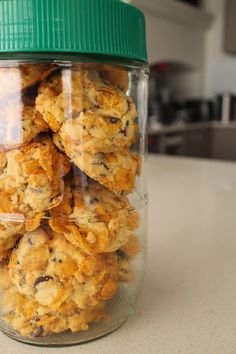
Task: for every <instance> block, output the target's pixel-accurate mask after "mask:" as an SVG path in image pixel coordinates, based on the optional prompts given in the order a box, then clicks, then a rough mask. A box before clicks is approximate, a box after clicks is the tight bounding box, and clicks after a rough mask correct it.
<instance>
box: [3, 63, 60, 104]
mask: <svg viewBox="0 0 236 354" xmlns="http://www.w3.org/2000/svg"><path fill="white" fill-rule="evenodd" d="M55 69H56V66H55V65H52V64H49V63H35V64H33V63H24V64H16V65H15V66H9V67H6V66H5V67H0V99H2V98H5V97H6V96H10V95H12V94H13V95H14V93H15V92H20V91H22V90H25V89H27V88H28V87H31V86H33V85H35V84H37V83H38V82H39V81H42V80H43V79H45V78H46V77H47V76H48V75H49V74H50V73H51V72H52V71H54V70H55Z"/></svg>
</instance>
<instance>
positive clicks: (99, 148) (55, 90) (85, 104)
mask: <svg viewBox="0 0 236 354" xmlns="http://www.w3.org/2000/svg"><path fill="white" fill-rule="evenodd" d="M36 108H37V109H38V111H39V112H40V113H41V114H42V116H43V117H44V119H45V121H46V122H47V123H48V124H49V126H50V128H51V129H52V130H53V131H54V132H57V133H58V134H59V136H60V139H61V141H62V145H64V146H68V145H70V148H71V149H72V150H74V154H76V153H77V151H78V152H82V151H85V152H89V153H96V152H112V151H118V150H122V149H125V148H128V147H129V146H131V145H132V143H133V142H134V141H135V138H136V131H137V125H136V122H135V119H136V117H137V112H136V108H135V105H134V103H133V100H132V98H131V97H128V96H125V95H124V93H122V91H121V90H119V89H118V88H115V87H112V86H111V85H109V84H105V83H104V81H102V80H101V78H100V77H99V75H98V73H97V72H96V71H93V70H91V71H87V70H80V71H79V70H77V71H76V70H68V69H65V70H63V71H62V73H57V74H56V75H52V76H51V77H50V78H49V79H48V80H45V81H44V82H43V83H42V84H41V85H40V88H39V95H38V97H37V99H36Z"/></svg>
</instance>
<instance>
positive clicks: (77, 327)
mask: <svg viewBox="0 0 236 354" xmlns="http://www.w3.org/2000/svg"><path fill="white" fill-rule="evenodd" d="M0 307H2V308H0V309H1V312H2V315H3V320H4V321H6V322H7V324H8V325H10V326H11V327H12V328H13V329H14V330H16V331H18V332H19V333H20V334H21V335H22V336H25V337H43V336H46V335H49V334H52V333H61V332H64V331H66V330H71V331H72V332H79V331H86V330H88V328H89V325H90V324H92V323H96V322H100V321H101V320H103V319H104V318H105V314H104V311H103V304H102V303H101V304H98V305H95V306H90V307H88V308H86V309H84V310H82V309H78V307H77V306H76V304H75V303H74V302H73V301H66V302H64V303H63V304H62V305H61V306H60V307H59V308H57V310H56V311H51V310H50V309H49V308H48V307H46V306H42V305H40V304H39V303H38V302H37V301H36V300H35V299H34V298H32V297H28V296H26V295H23V294H21V293H20V292H19V291H18V290H17V287H16V286H11V287H10V288H8V289H7V290H5V291H4V293H3V301H2V303H1V306H0Z"/></svg>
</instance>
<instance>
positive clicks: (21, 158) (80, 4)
mask: <svg viewBox="0 0 236 354" xmlns="http://www.w3.org/2000/svg"><path fill="white" fill-rule="evenodd" d="M23 2H24V1H23ZM29 2H30V3H31V7H29V9H28V10H29V11H28V12H27V16H28V17H27V16H26V18H25V20H24V21H28V22H29V24H30V25H31V26H36V27H35V28H34V27H33V28H32V30H34V31H33V32H31V31H30V30H29V33H28V35H29V36H30V35H32V33H35V38H33V39H32V38H31V42H28V47H27V48H25V47H22V48H21V47H20V45H21V41H20V40H19V38H20V36H19V37H14V36H12V37H11V38H13V39H12V41H14V40H15V41H16V43H15V45H14V46H13V45H11V46H10V48H6V47H4V45H3V43H4V41H2V42H0V43H1V44H0V315H1V317H0V318H1V319H0V325H1V330H2V331H3V332H5V333H6V334H7V335H9V336H10V337H12V338H14V339H16V340H19V341H23V342H25V343H30V344H36V345H42V346H61V345H70V344H77V343H82V342H85V341H88V340H91V339H95V338H98V337H100V336H102V335H104V334H106V333H109V332H111V331H113V330H115V329H116V328H118V327H119V326H120V325H122V324H123V323H124V322H125V321H126V319H127V318H128V316H129V315H130V314H132V312H133V308H134V304H135V302H136V300H137V297H138V294H139V291H140V287H141V283H142V278H143V271H144V265H145V255H146V243H145V239H146V204H147V193H146V185H145V160H146V155H145V154H146V137H145V126H146V107H147V80H148V68H147V65H146V59H145V58H146V57H145V39H144V38H145V24H144V18H143V15H142V13H141V12H140V11H139V10H137V9H135V8H134V7H132V6H131V5H128V4H125V3H122V2H120V1H118V0H90V1H89V2H90V3H91V4H90V5H93V6H92V7H91V6H89V4H88V2H86V1H85V0H79V1H77V2H71V3H70V2H68V1H66V0H52V1H51V4H52V8H50V9H49V8H48V7H47V6H46V3H47V0H43V1H41V4H42V5H43V6H42V7H41V12H40V11H39V7H38V6H39V2H38V1H37V0H30V1H27V4H29ZM69 3H70V7H69V8H68V11H67V12H66V11H62V10H63V8H62V7H58V6H59V5H63V6H65V7H68V6H69ZM3 6H4V5H3V2H1V3H0V13H1V11H2V10H3V9H1V7H3ZM9 6H10V7H12V9H14V7H15V6H16V4H15V1H13V0H12V1H9ZM56 10H57V11H61V13H60V15H61V17H60V18H61V27H60V30H59V27H58V23H57V17H56V13H57V11H56ZM88 10H89V11H90V12H89V11H88ZM102 10H106V11H102ZM85 13H87V14H89V15H88V18H87V21H88V23H86V21H84V22H82V18H84V14H85ZM33 14H34V15H35V16H37V17H38V19H39V18H40V17H46V16H47V18H49V22H48V23H49V27H50V28H51V30H52V32H53V31H54V32H53V33H54V39H53V41H50V40H49V38H47V37H44V38H46V39H44V42H45V41H49V42H50V43H43V42H42V43H41V42H40V41H38V39H37V38H38V36H39V35H40V36H44V35H45V33H46V31H48V28H46V26H45V28H44V27H43V26H44V22H42V23H43V25H42V26H41V27H40V26H39V22H37V21H34V22H32V21H31V20H32V16H33ZM122 14H125V17H124V16H123V17H122ZM21 15H22V14H21V13H20V12H18V15H17V16H19V17H16V18H14V21H16V22H17V23H18V25H19V26H18V27H19V28H18V31H19V32H20V33H21V31H23V28H21V25H20V24H22V22H21V20H22V18H21ZM25 15H26V14H25ZM98 19H99V21H100V22H99V21H98ZM112 19H113V20H114V21H115V22H114V26H118V24H121V22H122V21H124V22H125V23H124V24H123V26H125V27H126V31H127V36H126V37H125V33H123V32H122V31H121V32H120V33H119V34H117V33H115V32H114V33H113V31H110V32H109V29H110V26H109V24H110V23H111V20H112ZM68 20H71V23H72V24H71V26H69V29H68V28H67V27H66V24H67V23H68ZM1 21H2V20H1V18H0V30H1V26H3V23H2V22H1ZM130 21H131V25H130V28H128V23H129V24H130ZM126 22H127V23H126ZM6 23H7V19H5V22H4V26H6ZM9 23H10V20H9ZM75 23H80V25H81V27H80V28H77V26H76V25H75ZM73 24H74V25H73ZM91 24H93V25H94V26H95V27H96V26H97V27H96V28H95V29H94V32H92V33H91V32H90V33H89V31H88V29H89V28H90V26H91ZM9 26H10V25H9ZM22 26H23V25H22ZM37 26H38V27H37ZM101 26H103V31H102V32H101V31H100V29H101V28H100V27H101ZM134 29H136V31H135V32H134V31H133V30H134ZM130 31H131V32H132V33H130ZM47 33H48V32H47ZM8 34H9V33H8ZM75 34H77V36H76V35H75ZM95 34H96V35H95ZM134 35H135V36H138V38H137V39H139V40H140V39H141V42H140V43H139V44H135V43H133V41H132V40H131V39H132V38H133V37H132V36H134ZM4 36H7V30H6V28H5V32H4ZM86 36H87V41H86V42H85V43H84V44H83V41H82V40H83V39H84V38H85V37H86ZM96 36H97V37H96ZM104 36H105V37H104ZM106 36H107V37H106ZM36 37H37V38H36ZM62 37H63V38H64V42H63V41H62V40H60V39H61V38H62ZM95 37H96V38H95ZM115 37H116V41H117V42H115V39H114V38H115ZM104 38H106V40H107V46H108V47H107V48H105V47H104V45H102V44H104ZM125 38H126V39H125ZM73 39H74V42H73ZM78 39H80V43H78ZM95 39H96V42H95V43H94V45H93V44H91V43H93V41H95ZM5 40H6V38H5ZM122 41H123V42H124V43H123V45H122V44H121V43H122ZM39 42H40V43H39ZM68 43H69V44H68ZM81 43H82V44H81ZM99 43H100V51H99V48H98V45H99ZM109 43H110V44H109ZM112 43H113V45H112ZM116 43H118V44H116ZM5 44H6V41H5ZM49 44H50V45H51V47H50V45H49ZM37 46H38V47H37ZM81 46H82V48H81ZM109 46H110V47H109ZM3 47H4V48H3ZM12 48H15V53H14V60H12V59H11V52H12V51H14V50H13V49H12ZM88 48H89V49H88ZM104 48H105V49H104ZM109 48H110V49H109ZM108 49H109V50H108ZM36 52H37V53H36Z"/></svg>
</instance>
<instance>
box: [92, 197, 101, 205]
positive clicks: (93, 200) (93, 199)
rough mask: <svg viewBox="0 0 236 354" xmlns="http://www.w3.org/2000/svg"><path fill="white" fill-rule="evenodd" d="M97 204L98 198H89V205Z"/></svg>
mask: <svg viewBox="0 0 236 354" xmlns="http://www.w3.org/2000/svg"><path fill="white" fill-rule="evenodd" d="M98 202H99V199H98V198H91V199H90V203H91V204H94V203H98Z"/></svg>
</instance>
